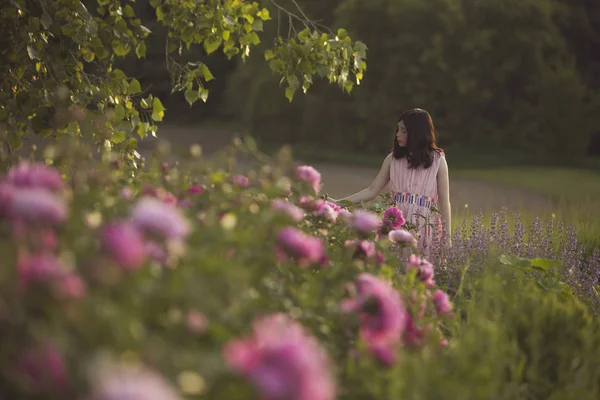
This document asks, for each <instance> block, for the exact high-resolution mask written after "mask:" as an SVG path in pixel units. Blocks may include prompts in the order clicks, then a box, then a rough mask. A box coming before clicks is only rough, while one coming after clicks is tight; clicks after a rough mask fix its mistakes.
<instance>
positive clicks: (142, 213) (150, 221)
mask: <svg viewBox="0 0 600 400" xmlns="http://www.w3.org/2000/svg"><path fill="white" fill-rule="evenodd" d="M131 218H132V221H133V224H134V225H135V226H136V227H137V228H138V229H140V230H142V231H144V232H148V233H151V234H154V235H156V236H159V237H161V238H163V239H181V238H184V237H186V236H187V235H189V233H190V230H191V227H190V224H189V222H188V221H187V219H186V218H185V216H184V215H183V214H182V213H181V211H180V210H179V209H177V208H176V207H174V206H172V205H169V204H166V203H164V202H162V201H160V200H157V199H155V198H152V197H143V198H141V199H140V200H138V201H137V203H136V204H135V205H134V207H133V211H132V212H131Z"/></svg>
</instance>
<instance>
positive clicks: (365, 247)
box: [344, 239, 376, 259]
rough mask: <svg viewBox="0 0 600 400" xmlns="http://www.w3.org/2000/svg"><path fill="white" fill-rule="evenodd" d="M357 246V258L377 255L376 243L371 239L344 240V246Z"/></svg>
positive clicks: (355, 253)
mask: <svg viewBox="0 0 600 400" xmlns="http://www.w3.org/2000/svg"><path fill="white" fill-rule="evenodd" d="M352 246H355V250H354V254H353V257H355V258H363V259H364V258H373V257H375V254H376V253H375V243H373V242H371V241H369V240H360V239H352V240H346V241H345V242H344V247H346V248H348V247H352Z"/></svg>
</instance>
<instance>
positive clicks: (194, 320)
mask: <svg viewBox="0 0 600 400" xmlns="http://www.w3.org/2000/svg"><path fill="white" fill-rule="evenodd" d="M186 325H187V328H188V329H189V330H190V332H193V333H203V332H204V331H205V330H206V328H207V326H208V320H207V319H206V316H205V315H204V314H202V313H201V312H200V311H190V312H188V314H187V317H186Z"/></svg>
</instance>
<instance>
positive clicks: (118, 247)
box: [100, 222, 146, 270]
mask: <svg viewBox="0 0 600 400" xmlns="http://www.w3.org/2000/svg"><path fill="white" fill-rule="evenodd" d="M100 242H101V245H102V248H103V250H104V251H105V252H106V253H107V254H109V255H110V256H111V257H112V258H113V260H114V261H115V262H116V263H117V264H118V265H119V266H120V267H121V268H123V269H125V270H134V269H138V268H140V267H141V266H142V264H143V263H144V260H145V258H146V252H145V249H144V247H145V243H144V237H143V235H142V234H141V233H140V231H138V229H137V228H136V227H135V226H134V225H133V224H132V223H129V222H114V223H110V224H107V225H106V226H105V227H104V228H103V229H102V232H101V238H100Z"/></svg>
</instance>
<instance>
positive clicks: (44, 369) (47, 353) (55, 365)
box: [17, 342, 68, 391]
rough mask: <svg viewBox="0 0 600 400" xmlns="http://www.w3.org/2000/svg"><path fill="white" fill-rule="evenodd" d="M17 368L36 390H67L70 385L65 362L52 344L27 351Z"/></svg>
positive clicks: (22, 355)
mask: <svg viewBox="0 0 600 400" xmlns="http://www.w3.org/2000/svg"><path fill="white" fill-rule="evenodd" d="M17 366H18V370H19V372H20V373H21V374H23V375H24V378H25V379H26V380H27V381H28V383H29V385H30V387H31V388H33V389H34V390H38V391H40V390H48V389H51V390H60V389H65V388H66V386H67V384H68V375H67V366H66V363H65V360H64V358H63V355H62V353H61V352H60V350H59V349H58V348H57V347H56V346H55V345H54V344H52V343H49V342H48V343H44V344H41V345H38V346H36V347H33V348H30V349H28V350H26V351H25V352H24V353H23V354H21V355H20V357H19V359H18V361H17Z"/></svg>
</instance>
